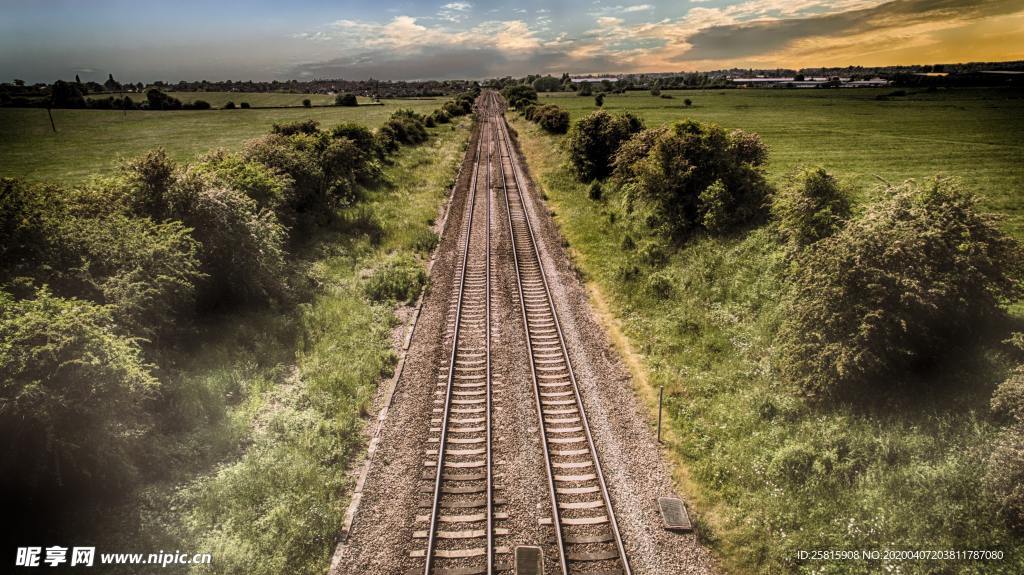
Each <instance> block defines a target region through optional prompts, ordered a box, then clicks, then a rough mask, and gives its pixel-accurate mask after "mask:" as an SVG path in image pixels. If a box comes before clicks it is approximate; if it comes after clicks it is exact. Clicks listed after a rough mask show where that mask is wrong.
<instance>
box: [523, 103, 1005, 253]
mask: <svg viewBox="0 0 1024 575" xmlns="http://www.w3.org/2000/svg"><path fill="white" fill-rule="evenodd" d="M892 91H893V90H891V89H849V90H784V89H773V90H768V89H765V90H756V89H753V90H717V91H716V90H692V91H666V92H663V93H665V94H670V95H672V96H673V98H672V99H665V98H661V97H655V96H651V95H650V94H649V93H647V92H627V93H626V94H624V95H608V96H606V97H605V100H604V109H605V110H607V111H609V112H622V111H629V112H632V113H634V114H636V115H637V116H639V117H641V118H643V120H644V121H645V122H646V124H647V125H648V126H656V125H660V124H670V123H673V122H677V121H679V120H682V119H684V118H693V119H696V120H700V121H705V122H714V123H717V124H720V125H722V126H725V127H727V128H740V129H743V130H748V131H752V132H757V133H758V134H760V135H761V137H762V138H763V139H764V141H765V142H766V143H767V144H768V146H769V151H770V157H769V159H770V165H769V172H770V177H771V178H772V179H773V180H775V181H776V182H777V181H779V179H780V178H781V177H782V176H784V175H785V174H787V173H789V172H791V171H792V170H793V169H794V168H796V167H797V166H800V165H815V164H820V165H822V166H825V167H826V168H827V169H829V170H830V171H833V172H835V173H836V174H837V175H839V176H841V177H844V178H846V179H848V180H850V182H851V183H852V184H853V185H854V186H855V187H856V188H857V190H858V191H860V192H863V191H866V190H869V189H871V188H872V187H874V186H875V185H876V184H878V183H879V182H878V180H877V178H876V176H878V177H881V178H883V179H885V180H887V181H890V182H894V183H895V182H899V181H902V180H905V179H907V178H920V177H926V176H934V175H936V174H944V175H955V176H959V177H961V178H963V179H964V181H965V182H966V183H967V185H968V186H969V187H970V188H971V189H973V190H975V191H977V192H978V193H979V194H981V195H982V196H983V197H984V198H985V199H986V201H987V206H988V207H989V208H991V209H993V210H996V211H999V212H1000V213H1003V214H1006V215H1007V216H1008V217H1009V219H1010V221H1009V222H1008V224H1009V225H1010V226H1011V227H1012V228H1013V229H1014V230H1015V231H1017V232H1018V233H1020V232H1022V231H1024V193H1022V191H1024V169H1021V166H1022V165H1024V94H1022V93H1021V92H1020V91H1009V90H996V89H961V90H950V91H941V92H932V93H928V92H924V91H918V90H911V94H909V95H908V96H905V97H894V98H890V99H889V100H887V101H879V100H876V99H875V97H876V96H877V95H879V94H887V93H891V92H892ZM686 98H690V99H691V100H692V101H693V106H692V107H690V108H687V107H686V106H685V105H684V100H685V99H686ZM541 101H542V102H544V103H549V102H550V103H555V104H558V105H559V106H562V107H564V108H565V109H567V110H568V111H569V113H570V115H571V117H572V119H573V120H574V121H575V120H577V119H579V118H580V117H582V116H584V115H586V114H588V113H590V112H591V111H593V110H596V109H597V108H595V107H594V99H593V98H586V97H580V96H576V95H574V94H543V95H542V97H541Z"/></svg>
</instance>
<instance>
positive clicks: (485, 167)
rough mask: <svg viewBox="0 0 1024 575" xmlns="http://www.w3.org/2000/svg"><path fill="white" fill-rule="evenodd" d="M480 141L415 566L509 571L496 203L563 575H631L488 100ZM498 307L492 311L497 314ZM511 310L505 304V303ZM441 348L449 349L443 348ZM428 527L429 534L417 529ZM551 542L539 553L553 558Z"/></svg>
mask: <svg viewBox="0 0 1024 575" xmlns="http://www.w3.org/2000/svg"><path fill="white" fill-rule="evenodd" d="M477 115H478V127H479V137H478V139H477V147H476V149H475V152H474V166H473V172H472V177H471V182H470V190H469V194H468V195H467V201H466V213H465V216H464V218H463V222H464V223H463V229H462V232H461V233H462V236H461V243H460V244H459V249H460V252H461V255H460V260H459V262H458V264H457V273H458V274H459V276H458V280H457V281H458V283H457V284H456V289H455V293H454V297H453V300H454V301H453V302H451V303H452V308H451V312H450V314H449V315H450V319H449V324H448V333H447V338H446V342H445V344H446V346H449V348H450V355H449V361H448V365H447V366H446V368H443V369H442V372H441V373H440V374H439V379H438V384H437V389H436V390H435V396H434V397H435V399H434V407H433V415H432V419H431V429H430V436H429V439H428V441H429V445H428V446H427V448H426V449H425V455H426V459H425V461H424V462H423V464H424V468H425V472H424V475H423V479H424V480H425V481H427V482H429V483H428V484H426V485H425V486H424V487H423V491H424V492H425V493H429V494H430V495H431V499H430V500H429V501H424V502H423V503H421V507H423V508H426V509H428V510H429V513H427V514H422V515H418V516H417V518H416V519H417V523H418V527H417V530H416V531H415V533H414V537H415V538H416V539H417V540H421V539H422V540H425V543H426V545H425V547H426V548H425V549H417V550H414V551H413V552H412V553H411V555H412V556H413V557H422V558H423V559H424V562H423V567H422V569H420V568H415V569H413V570H411V571H409V573H410V574H415V573H423V574H424V575H431V574H434V575H492V574H493V573H496V572H501V571H508V570H509V569H511V564H510V563H509V561H508V559H504V560H502V558H505V557H507V554H508V553H510V549H509V548H508V547H501V546H498V545H496V538H497V537H501V536H504V535H508V530H507V529H505V528H502V527H498V526H497V524H498V522H499V521H501V520H503V519H507V515H506V514H504V513H502V512H501V511H500V509H501V508H502V507H503V506H504V505H505V503H506V501H504V500H503V499H502V498H500V497H497V496H496V491H498V489H499V487H497V486H496V482H495V479H496V477H497V474H496V473H495V472H494V467H495V460H494V457H493V453H494V441H493V427H492V419H493V418H492V412H493V407H494V406H493V402H494V397H493V395H494V391H495V386H494V380H493V378H492V376H493V374H492V348H491V343H492V341H491V339H492V338H491V336H492V323H491V312H492V305H493V304H494V302H493V301H492V297H491V296H492V279H493V274H495V270H494V269H492V257H491V256H492V253H491V251H492V241H491V240H492V233H493V232H494V230H493V229H492V196H493V195H494V194H495V193H500V194H501V196H500V199H499V201H503V206H504V208H505V211H506V215H507V223H508V228H509V230H510V233H511V240H512V242H511V243H512V246H513V249H512V252H513V254H512V255H513V261H514V263H515V270H514V273H515V277H516V285H517V287H518V300H519V302H518V303H519V305H520V308H521V310H522V320H523V325H524V326H525V331H526V346H527V351H528V355H529V358H530V374H531V380H532V385H533V391H534V393H533V395H534V400H535V409H536V413H537V417H538V425H539V427H538V431H539V433H540V436H541V441H540V444H541V447H542V449H543V455H544V462H545V466H546V476H547V484H548V485H547V487H548V493H549V504H550V512H551V516H550V517H547V518H543V519H542V522H546V523H547V524H549V525H551V526H552V531H553V535H554V537H553V540H554V545H555V548H556V553H557V556H558V561H559V569H560V572H561V573H562V574H563V575H569V574H570V573H573V574H576V573H579V574H581V575H584V574H595V575H596V574H601V575H611V574H622V575H631V570H630V566H629V562H628V560H627V558H626V553H625V548H624V546H623V543H622V537H621V535H620V534H619V528H618V524H617V523H616V520H615V514H614V511H613V509H612V504H611V498H610V497H609V494H608V489H607V486H606V483H605V479H604V475H603V473H602V471H601V465H600V459H599V457H598V453H597V448H596V446H595V445H594V440H593V436H592V434H591V431H590V426H589V423H588V422H587V418H586V411H585V409H584V405H583V401H582V398H581V396H580V391H579V386H578V384H577V381H576V376H575V373H574V372H573V368H572V363H571V360H570V358H569V355H568V353H567V349H566V344H565V338H564V336H563V334H562V329H561V325H560V324H559V321H558V313H557V310H556V308H555V304H554V301H553V300H552V297H551V292H550V288H549V286H548V280H547V277H546V275H545V273H544V268H543V266H542V265H541V261H540V253H539V251H538V248H537V239H536V236H535V234H534V230H533V225H532V224H531V222H530V218H529V212H528V211H527V209H526V200H525V198H524V197H523V195H522V193H521V189H522V187H521V185H520V177H519V174H518V170H517V168H516V165H515V160H514V158H515V150H514V148H513V147H512V144H511V140H510V138H509V134H508V126H507V125H506V123H505V119H504V116H503V115H502V102H501V100H500V99H499V98H498V97H497V96H496V95H495V94H494V93H493V92H488V93H485V94H484V96H483V97H481V98H480V99H479V101H478V105H477ZM500 304H501V302H499V305H500ZM505 304H506V305H507V304H512V302H505ZM449 348H446V349H449ZM423 524H425V526H426V528H425V529H419V527H420V526H422V525H423ZM550 544H551V543H550V542H547V543H545V546H546V547H548V548H549V549H550V547H549V546H550Z"/></svg>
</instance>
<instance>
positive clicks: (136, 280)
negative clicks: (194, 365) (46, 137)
mask: <svg viewBox="0 0 1024 575" xmlns="http://www.w3.org/2000/svg"><path fill="white" fill-rule="evenodd" d="M4 192H5V193H4V194H3V195H2V199H0V218H2V220H3V221H4V222H5V223H6V224H9V225H4V226H3V228H2V231H0V234H2V236H0V240H2V246H3V247H0V255H2V256H3V257H2V258H0V262H2V264H0V284H6V285H7V287H8V289H11V290H14V291H15V292H20V291H22V290H24V289H26V287H25V286H26V285H33V284H34V285H49V286H50V288H51V289H52V290H53V291H54V292H55V293H56V294H57V295H59V296H61V297H75V298H84V299H88V300H91V301H93V302H97V303H100V304H106V305H108V306H110V310H109V311H110V312H111V314H112V317H113V318H114V319H115V320H116V322H117V324H118V325H119V326H120V328H121V329H122V332H127V333H131V334H133V335H135V336H140V337H146V338H153V337H156V336H158V335H160V334H161V333H163V332H167V331H171V330H173V328H174V327H175V325H176V323H179V322H177V316H178V315H179V314H187V313H188V312H189V311H190V308H191V303H192V301H193V295H194V288H195V284H196V283H197V282H198V281H201V280H202V277H203V276H202V274H201V273H200V271H199V260H198V254H197V251H198V249H199V245H198V243H197V242H196V241H195V240H193V239H192V237H191V233H190V230H188V229H187V228H186V227H185V226H184V225H183V224H181V222H177V221H166V222H154V221H153V220H151V219H148V218H133V217H128V216H127V215H125V214H123V213H119V212H118V211H117V209H116V205H112V204H113V202H108V201H107V202H105V201H104V199H103V196H92V195H90V194H91V192H84V191H79V190H64V189H58V188H55V187H48V186H39V185H28V184H23V183H19V182H6V183H5V188H4ZM56 198H60V201H54V199H56ZM89 203H93V204H101V205H99V206H92V207H91V209H85V208H84V207H83V206H85V205H88V204H89ZM103 204H105V205H103ZM19 286H20V287H19Z"/></svg>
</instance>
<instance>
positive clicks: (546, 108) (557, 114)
mask: <svg viewBox="0 0 1024 575" xmlns="http://www.w3.org/2000/svg"><path fill="white" fill-rule="evenodd" d="M523 117H525V118H526V119H527V120H530V121H531V122H536V123H537V124H538V125H539V126H540V127H541V128H543V129H544V130H546V131H548V132H551V133H552V134H564V133H566V132H567V131H569V112H567V111H565V110H563V109H561V108H559V107H558V106H556V105H554V104H545V105H543V106H541V105H537V104H530V105H529V106H526V107H525V109H524V110H523Z"/></svg>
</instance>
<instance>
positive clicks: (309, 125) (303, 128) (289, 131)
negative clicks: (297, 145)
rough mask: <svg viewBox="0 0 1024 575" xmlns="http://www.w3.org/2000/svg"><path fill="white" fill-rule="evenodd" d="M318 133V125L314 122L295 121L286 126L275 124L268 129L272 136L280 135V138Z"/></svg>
mask: <svg viewBox="0 0 1024 575" xmlns="http://www.w3.org/2000/svg"><path fill="white" fill-rule="evenodd" d="M319 131H320V123H319V122H317V121H316V120H297V121H295V122H289V123H287V124H278V123H276V122H275V123H274V125H273V126H271V127H270V132H271V133H272V134H281V135H282V136H293V135H295V134H316V133H317V132H319Z"/></svg>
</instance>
